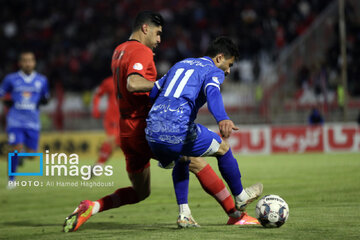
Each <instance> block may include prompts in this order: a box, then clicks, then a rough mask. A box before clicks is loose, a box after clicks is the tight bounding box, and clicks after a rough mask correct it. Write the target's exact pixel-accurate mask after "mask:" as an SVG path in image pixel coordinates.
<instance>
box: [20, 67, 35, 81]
mask: <svg viewBox="0 0 360 240" xmlns="http://www.w3.org/2000/svg"><path fill="white" fill-rule="evenodd" d="M18 73H19V75H20V77H22V79H24V81H25V82H26V83H30V82H32V80H34V78H35V76H36V71H32V73H30V75H27V74H26V73H24V72H23V71H22V70H19V72H18Z"/></svg>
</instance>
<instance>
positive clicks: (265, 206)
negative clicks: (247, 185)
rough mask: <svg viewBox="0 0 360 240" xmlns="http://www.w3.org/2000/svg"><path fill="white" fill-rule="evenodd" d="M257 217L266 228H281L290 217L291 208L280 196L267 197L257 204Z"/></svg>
mask: <svg viewBox="0 0 360 240" xmlns="http://www.w3.org/2000/svg"><path fill="white" fill-rule="evenodd" d="M255 216H256V218H257V219H258V220H259V222H260V223H261V225H263V226H264V227H266V228H275V227H281V226H282V225H283V224H284V223H285V222H286V220H287V219H288V217H289V206H288V205H287V203H286V202H285V201H284V199H282V198H281V197H279V196H278V195H266V196H264V197H263V198H261V199H260V200H259V201H258V203H257V204H256V208H255Z"/></svg>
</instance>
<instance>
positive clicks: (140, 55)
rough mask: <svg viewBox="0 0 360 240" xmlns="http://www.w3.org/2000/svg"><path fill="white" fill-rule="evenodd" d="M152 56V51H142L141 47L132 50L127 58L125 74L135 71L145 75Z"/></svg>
mask: <svg viewBox="0 0 360 240" xmlns="http://www.w3.org/2000/svg"><path fill="white" fill-rule="evenodd" d="M153 58H154V56H153V53H152V52H150V51H144V50H143V49H138V50H136V51H134V53H132V54H131V57H130V58H129V59H128V61H129V62H128V69H127V73H126V76H129V75H130V74H134V73H135V74H140V75H141V76H143V77H145V76H146V69H147V68H148V66H149V65H151V64H152V62H153Z"/></svg>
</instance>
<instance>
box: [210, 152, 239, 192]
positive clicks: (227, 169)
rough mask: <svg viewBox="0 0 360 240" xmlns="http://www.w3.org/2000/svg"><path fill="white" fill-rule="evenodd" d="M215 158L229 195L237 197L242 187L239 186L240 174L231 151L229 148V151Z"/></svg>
mask: <svg viewBox="0 0 360 240" xmlns="http://www.w3.org/2000/svg"><path fill="white" fill-rule="evenodd" d="M216 158H217V160H218V165H219V170H220V172H221V176H222V177H223V178H224V179H225V181H226V183H227V184H228V186H229V188H230V190H231V193H232V194H233V195H234V196H237V195H239V194H240V193H241V192H242V190H243V186H242V184H241V174H240V170H239V166H238V163H237V161H236V159H235V158H234V156H233V154H232V152H231V149H230V148H229V151H227V152H226V153H225V154H224V155H223V156H217V157H216Z"/></svg>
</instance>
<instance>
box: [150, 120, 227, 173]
mask: <svg viewBox="0 0 360 240" xmlns="http://www.w3.org/2000/svg"><path fill="white" fill-rule="evenodd" d="M196 126H197V128H196V129H197V138H196V139H195V141H193V142H188V143H185V144H183V143H179V144H169V143H163V142H149V146H150V148H151V151H152V152H153V154H154V155H155V158H156V159H157V160H159V161H160V163H161V165H162V166H164V167H165V166H168V165H169V164H170V163H171V162H172V161H174V160H175V161H177V160H179V159H180V157H181V156H189V157H201V156H211V155H213V154H214V153H216V152H217V151H218V150H219V147H220V143H221V141H222V140H221V138H220V136H219V135H217V134H216V133H214V132H213V131H211V130H210V129H208V128H206V127H204V126H202V125H201V124H196Z"/></svg>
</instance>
